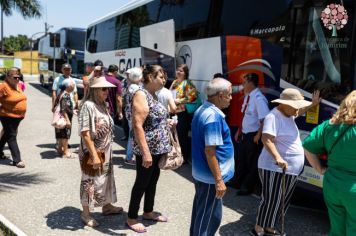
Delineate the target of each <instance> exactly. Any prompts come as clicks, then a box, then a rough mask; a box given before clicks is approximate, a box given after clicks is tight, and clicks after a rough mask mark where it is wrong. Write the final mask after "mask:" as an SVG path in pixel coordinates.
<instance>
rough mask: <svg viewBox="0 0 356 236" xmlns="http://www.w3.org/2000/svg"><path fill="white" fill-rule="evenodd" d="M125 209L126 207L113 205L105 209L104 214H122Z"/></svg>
mask: <svg viewBox="0 0 356 236" xmlns="http://www.w3.org/2000/svg"><path fill="white" fill-rule="evenodd" d="M123 211H124V208H122V207H116V206H111V207H110V208H108V209H107V210H104V211H103V215H104V216H107V215H115V214H121V213H122V212H123Z"/></svg>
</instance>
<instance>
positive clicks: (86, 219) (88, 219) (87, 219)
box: [80, 215, 99, 228]
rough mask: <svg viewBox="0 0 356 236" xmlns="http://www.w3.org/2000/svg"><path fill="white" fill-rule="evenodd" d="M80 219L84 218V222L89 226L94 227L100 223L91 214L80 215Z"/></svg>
mask: <svg viewBox="0 0 356 236" xmlns="http://www.w3.org/2000/svg"><path fill="white" fill-rule="evenodd" d="M80 219H82V221H83V223H84V224H85V225H86V226H89V227H92V228H94V227H96V226H98V225H99V223H98V222H97V221H96V220H95V219H94V218H92V217H91V216H83V215H80Z"/></svg>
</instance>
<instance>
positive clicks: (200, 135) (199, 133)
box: [192, 101, 235, 184]
mask: <svg viewBox="0 0 356 236" xmlns="http://www.w3.org/2000/svg"><path fill="white" fill-rule="evenodd" d="M206 146H215V147H216V158H217V161H218V163H219V167H220V171H221V176H222V178H223V180H224V182H226V181H228V180H229V179H231V178H232V177H233V175H234V166H235V164H234V147H233V145H232V141H231V135H230V129H229V127H228V125H227V123H226V121H225V115H224V113H223V112H222V111H221V110H220V109H219V108H217V107H216V106H215V105H214V104H212V103H210V102H208V101H206V102H205V103H204V104H203V105H202V106H201V107H199V109H198V110H197V111H196V112H195V113H194V118H193V121H192V164H193V167H192V172H193V173H192V174H193V178H194V179H195V180H197V181H200V182H203V183H207V184H215V179H214V177H213V175H212V173H211V171H210V168H209V165H208V161H207V159H206V158H207V157H206V156H205V147H206Z"/></svg>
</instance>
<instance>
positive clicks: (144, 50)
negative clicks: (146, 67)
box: [140, 20, 175, 79]
mask: <svg viewBox="0 0 356 236" xmlns="http://www.w3.org/2000/svg"><path fill="white" fill-rule="evenodd" d="M140 42H141V56H142V63H143V64H150V65H154V64H157V65H161V66H162V67H163V68H164V70H165V71H166V72H167V75H168V78H169V79H173V78H174V77H175V31H174V21H173V20H167V21H163V22H160V23H157V24H153V25H148V26H145V27H141V28H140Z"/></svg>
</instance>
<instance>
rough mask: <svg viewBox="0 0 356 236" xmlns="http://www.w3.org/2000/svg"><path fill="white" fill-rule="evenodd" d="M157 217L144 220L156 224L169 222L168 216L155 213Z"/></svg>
mask: <svg viewBox="0 0 356 236" xmlns="http://www.w3.org/2000/svg"><path fill="white" fill-rule="evenodd" d="M153 214H154V215H155V216H154V217H153V218H146V217H144V216H142V219H144V220H152V221H156V222H167V221H168V218H167V217H166V216H163V215H161V214H160V213H157V212H155V213H153Z"/></svg>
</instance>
